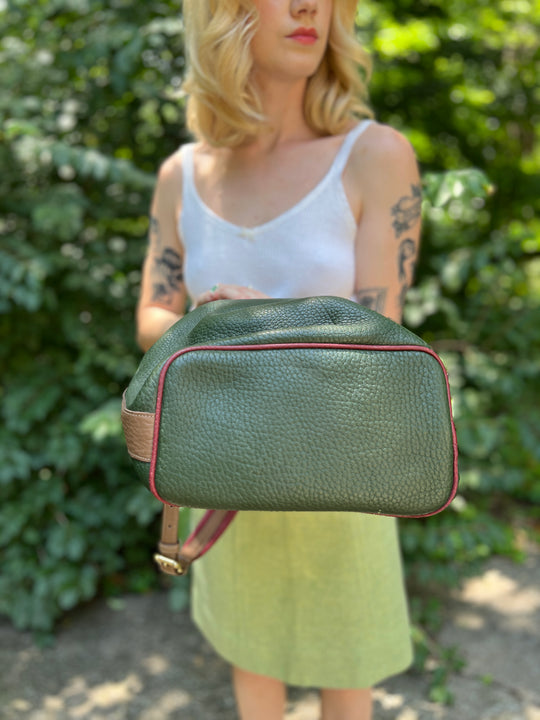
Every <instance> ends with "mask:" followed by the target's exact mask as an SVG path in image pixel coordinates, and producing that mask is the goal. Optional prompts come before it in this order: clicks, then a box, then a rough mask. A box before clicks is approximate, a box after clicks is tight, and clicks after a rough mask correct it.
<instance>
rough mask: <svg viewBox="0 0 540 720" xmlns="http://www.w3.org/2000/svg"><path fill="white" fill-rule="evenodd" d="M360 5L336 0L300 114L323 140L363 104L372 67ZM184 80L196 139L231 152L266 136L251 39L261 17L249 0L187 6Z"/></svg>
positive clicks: (190, 0) (361, 112)
mask: <svg viewBox="0 0 540 720" xmlns="http://www.w3.org/2000/svg"><path fill="white" fill-rule="evenodd" d="M357 4H358V0H334V2H333V10H332V21H331V27H330V37H329V41H328V48H327V51H326V54H325V56H324V58H323V60H322V62H321V63H320V65H319V67H318V69H317V71H316V73H315V74H314V75H313V76H312V77H311V78H309V80H308V85H307V90H306V95H305V106H304V114H305V118H306V121H307V123H308V124H309V126H310V127H311V128H312V129H313V130H314V131H315V132H317V133H318V134H321V135H339V134H340V133H343V132H345V131H346V130H347V129H349V128H350V126H351V125H352V124H353V122H354V119H355V118H362V117H372V116H373V113H372V111H371V110H370V108H369V107H368V105H367V101H366V98H367V83H368V80H369V76H370V71H371V64H370V60H369V57H368V55H367V53H366V52H365V51H364V50H363V49H362V47H361V46H360V44H359V43H358V42H357V40H356V37H355V33H354V21H355V16H356V6H357ZM184 22H185V28H186V51H187V58H188V73H187V76H186V80H185V82H184V90H185V92H186V93H187V94H188V104H187V124H188V128H189V130H190V131H191V132H192V133H193V134H194V135H195V137H196V138H198V139H203V140H206V141H207V142H208V143H209V144H210V145H214V146H218V147H223V146H226V147H235V146H237V145H240V144H241V143H243V142H245V141H246V140H248V139H249V138H253V137H255V136H257V135H258V134H259V133H261V132H263V131H264V130H266V129H268V127H269V125H268V121H267V118H266V117H265V115H264V113H263V110H262V105H261V100H260V98H259V96H258V93H257V89H256V87H255V86H254V84H253V82H252V80H251V70H252V67H253V60H252V57H251V49H250V45H251V40H252V38H253V36H254V34H255V32H256V30H257V25H258V14H257V10H256V8H255V7H254V5H253V3H252V2H251V1H250V0H184Z"/></svg>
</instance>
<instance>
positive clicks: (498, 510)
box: [0, 0, 540, 632]
mask: <svg viewBox="0 0 540 720" xmlns="http://www.w3.org/2000/svg"><path fill="white" fill-rule="evenodd" d="M0 24H1V27H2V37H1V40H0V67H1V72H0V119H1V122H0V163H1V167H2V173H1V174H0V364H1V369H2V372H1V374H0V413H1V418H2V422H1V426H0V563H1V567H2V575H1V577H0V613H2V614H4V615H7V616H8V617H9V618H11V620H12V621H13V623H14V624H15V625H16V626H17V627H18V628H21V629H22V628H29V629H33V630H34V631H37V632H48V631H50V630H51V628H52V627H53V625H54V622H55V621H56V620H57V619H58V618H59V617H60V616H61V615H62V613H63V612H65V611H67V610H69V609H71V608H73V607H75V606H76V605H78V604H79V603H81V602H83V601H85V600H88V599H90V598H92V597H94V596H95V595H96V594H97V593H98V592H103V591H105V592H108V593H114V592H123V591H126V590H127V591H142V590H146V589H149V588H152V587H155V586H156V584H157V582H158V580H157V576H156V573H155V571H154V570H153V568H152V567H151V566H150V562H149V557H150V554H151V551H152V548H153V545H154V541H155V537H156V532H157V517H156V512H157V510H158V508H157V505H156V503H155V502H154V501H153V499H152V498H151V496H150V495H149V494H148V493H147V491H146V490H145V489H144V488H139V487H138V485H136V484H135V483H134V479H133V473H132V471H131V468H130V465H129V462H128V459H127V456H126V452H125V450H124V445H123V439H122V436H121V429H120V423H119V397H120V395H121V391H122V390H123V388H124V386H125V385H126V384H127V383H128V381H129V379H130V377H131V375H132V374H133V373H134V371H135V369H136V367H137V364H138V361H139V359H140V353H139V351H138V350H137V348H136V347H135V344H134V340H133V337H134V322H133V311H134V306H135V302H136V298H137V293H138V283H139V280H140V266H141V261H142V257H143V254H144V250H145V246H146V239H145V236H146V230H147V211H148V207H149V203H150V198H151V193H152V188H153V183H154V179H155V173H156V170H157V168H158V166H159V163H160V162H161V160H163V159H164V158H165V157H166V156H167V155H168V154H170V153H171V152H172V151H174V150H175V149H176V148H177V147H178V145H179V144H180V143H181V142H184V141H185V140H186V139H187V138H186V135H185V132H184V130H183V129H182V128H183V111H184V99H183V97H182V94H181V91H180V84H181V78H182V71H183V67H184V60H183V38H182V20H181V11H180V8H179V6H178V4H177V3H175V2H170V1H169V0H163V1H162V2H157V1H156V2H150V3H131V2H127V0H112V1H109V2H106V3H105V2H101V0H37V1H36V0H34V1H33V2H29V1H27V0H13V1H11V2H8V1H6V0H0ZM539 25H540V5H539V3H538V2H536V1H535V2H533V1H532V0H517V1H515V2H514V1H510V0H444V1H443V0H422V1H421V2H418V1H415V2H412V0H393V1H392V2H390V1H388V0H365V1H364V2H363V3H361V5H360V8H359V12H358V27H359V32H360V34H361V37H362V39H363V40H364V42H365V44H366V45H367V46H368V48H369V49H370V50H371V51H372V53H373V57H374V63H375V73H374V78H373V82H372V98H373V104H374V107H375V108H376V110H377V114H378V118H379V120H381V121H382V122H388V123H390V124H392V125H394V126H395V127H397V128H398V129H400V130H402V131H403V132H404V133H405V134H406V135H407V136H408V137H409V138H410V139H411V141H412V143H413V145H414V146H415V149H416V151H417V154H418V157H419V161H420V163H421V168H422V172H423V176H424V184H425V203H424V221H425V231H424V240H423V248H422V257H421V262H420V265H419V269H418V277H417V284H416V287H415V288H413V290H411V291H410V293H409V297H408V301H407V307H406V313H405V324H406V325H408V326H409V327H410V328H411V329H413V330H414V331H415V332H417V333H419V334H421V335H422V336H423V337H424V338H425V339H426V340H428V342H430V343H432V344H433V346H434V347H435V349H437V350H438V351H439V352H440V353H441V355H442V357H443V359H444V360H445V362H446V363H447V366H448V369H449V372H450V378H451V384H452V390H453V396H454V405H455V417H456V423H457V429H458V440H459V445H460V450H461V488H460V495H459V498H458V499H457V501H456V502H455V503H454V504H453V506H452V508H451V509H450V510H448V511H446V512H445V513H443V514H442V515H441V516H437V517H434V518H431V519H429V520H423V521H407V522H406V523H402V525H401V534H402V541H403V547H404V552H405V559H406V564H407V570H408V574H409V578H410V581H411V587H413V588H414V587H416V588H417V589H416V590H414V589H413V595H414V597H413V601H414V600H421V599H422V590H421V589H418V588H422V587H423V586H425V585H426V583H428V582H433V581H435V582H438V583H440V582H445V583H456V582H458V581H459V579H460V578H461V577H463V575H464V574H465V573H468V572H474V571H475V569H477V567H478V563H479V562H480V561H481V560H482V559H484V558H486V557H488V556H489V555H490V554H492V553H497V552H506V553H510V552H515V550H516V548H517V547H518V543H517V542H516V538H518V539H519V537H518V536H517V534H516V533H517V530H518V529H519V528H528V529H531V530H532V531H534V529H535V528H536V531H538V509H537V507H538V502H539V500H540V403H539V366H540V353H539V350H540V322H539V320H540V313H539V304H540V303H539V301H540V228H539V221H538V219H537V217H535V215H536V213H537V210H538V197H539V196H540V186H539V185H540V183H539V178H540V172H539V171H540V154H539V147H538V143H537V140H538V130H539V128H540V109H539V102H538V101H539V90H538V87H537V84H536V78H537V77H538V76H539V70H540V68H539V59H538V37H539V32H538V31H539ZM536 537H538V535H536ZM178 592H179V593H180V594H179V595H178ZM183 592H185V587H181V588H180V591H178V588H177V590H176V593H177V595H176V598H177V599H178V597H180V598H181V596H182V593H183ZM173 597H174V596H173Z"/></svg>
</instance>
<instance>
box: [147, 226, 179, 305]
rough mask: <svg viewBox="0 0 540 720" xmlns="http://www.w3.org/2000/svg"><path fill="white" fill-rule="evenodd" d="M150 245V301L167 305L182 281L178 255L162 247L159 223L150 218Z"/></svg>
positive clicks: (168, 248) (172, 250)
mask: <svg viewBox="0 0 540 720" xmlns="http://www.w3.org/2000/svg"><path fill="white" fill-rule="evenodd" d="M150 245H151V250H150V252H151V253H152V266H151V277H152V301H153V302H161V303H166V304H169V303H170V302H172V300H173V294H174V293H175V292H177V291H178V290H179V289H180V288H181V286H182V282H183V280H184V272H183V266H182V258H181V256H180V253H178V252H177V251H176V250H174V249H173V248H170V247H163V242H162V238H161V232H160V228H159V222H158V220H157V219H156V218H155V217H151V218H150Z"/></svg>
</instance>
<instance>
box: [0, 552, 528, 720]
mask: <svg viewBox="0 0 540 720" xmlns="http://www.w3.org/2000/svg"><path fill="white" fill-rule="evenodd" d="M445 618H446V619H445V623H444V626H443V629H442V631H441V633H440V636H439V640H440V641H441V642H442V643H443V644H445V645H454V646H457V647H458V648H459V652H460V654H461V655H462V656H463V657H464V658H465V660H466V666H465V667H464V669H463V670H462V671H461V672H459V673H458V674H456V675H454V676H453V678H452V679H451V681H450V685H449V688H450V690H451V691H452V693H453V694H454V696H455V703H454V705H453V706H451V707H447V706H442V705H438V704H435V703H431V702H429V701H428V700H427V694H426V688H427V686H428V678H427V677H426V676H425V675H423V676H421V675H418V674H414V673H412V672H411V673H408V674H406V675H404V676H401V677H398V678H393V679H392V680H390V681H388V682H386V683H384V684H383V685H382V686H380V687H378V688H377V689H376V690H375V720H390V719H393V720H540V548H537V547H533V548H531V550H530V552H529V554H528V557H527V560H526V561H525V563H524V564H522V565H516V564H514V563H512V562H511V561H509V560H507V559H504V558H497V559H494V560H492V561H491V562H490V563H489V564H488V565H487V566H486V569H485V572H484V573H483V575H481V576H480V577H477V578H474V579H472V580H470V581H468V582H467V583H465V585H464V587H463V589H462V590H461V591H460V592H459V593H457V594H456V595H455V596H454V597H452V598H449V600H448V602H447V603H446V607H445ZM0 718H2V720H218V719H219V720H236V713H235V709H234V701H233V696H232V693H231V688H230V684H229V671H228V668H227V666H226V664H225V663H224V662H223V661H222V660H221V659H219V658H218V657H216V656H215V654H214V653H213V651H212V649H211V648H210V647H209V646H208V645H207V644H206V643H205V641H204V640H203V639H202V638H201V636H200V634H199V633H198V631H197V630H196V629H195V628H194V627H193V625H192V623H191V621H190V619H189V616H188V614H187V613H186V612H180V613H172V612H171V611H170V610H169V609H168V604H167V596H166V594H165V593H161V592H156V593H153V594H150V595H146V596H128V597H125V598H122V599H121V600H115V601H114V602H107V601H104V600H100V601H96V602H94V603H92V604H91V605H89V606H88V607H85V608H83V609H81V610H78V611H77V612H75V613H73V614H72V615H70V616H69V617H68V618H67V619H66V620H65V621H64V622H63V623H62V625H61V627H60V628H59V633H58V637H57V641H56V644H55V645H54V646H53V647H50V648H45V649H40V648H38V647H36V646H35V645H34V644H33V642H32V638H31V637H30V636H28V635H27V634H21V633H17V632H16V631H15V630H13V628H12V627H11V626H10V625H9V624H8V623H7V622H6V621H5V620H3V621H2V620H0ZM293 719H294V720H317V719H318V700H317V694H316V693H315V692H314V691H310V690H300V689H295V688H292V689H291V692H290V703H289V709H288V712H287V720H293Z"/></svg>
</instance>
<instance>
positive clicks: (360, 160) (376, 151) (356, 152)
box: [349, 122, 418, 184]
mask: <svg viewBox="0 0 540 720" xmlns="http://www.w3.org/2000/svg"><path fill="white" fill-rule="evenodd" d="M349 167H350V171H351V175H352V176H353V178H354V179H355V180H356V181H357V182H358V183H362V184H363V183H365V182H366V181H367V180H368V179H369V181H370V183H373V181H374V180H375V181H376V180H377V179H379V178H380V179H381V180H386V179H388V178H389V177H391V176H396V175H399V176H401V177H403V176H405V177H406V178H407V177H409V178H414V177H417V175H418V165H417V161H416V156H415V152H414V149H413V147H412V145H411V143H410V142H409V140H408V139H407V138H406V137H405V136H404V135H403V134H402V133H400V132H398V131H397V130H395V129H394V128H392V127H390V126H389V125H383V124H381V123H377V122H373V123H371V124H370V125H369V127H368V128H367V129H366V130H365V131H364V132H363V133H362V134H361V135H360V137H359V138H358V139H357V140H356V142H355V144H354V146H353V148H352V151H351V155H350V160H349Z"/></svg>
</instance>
